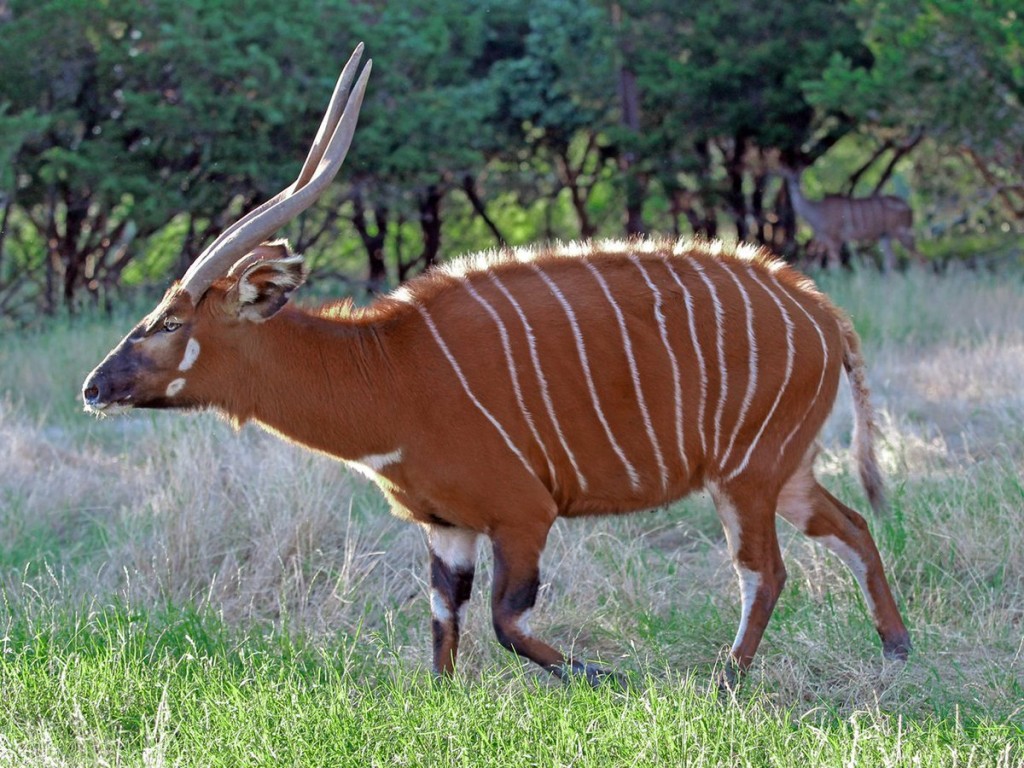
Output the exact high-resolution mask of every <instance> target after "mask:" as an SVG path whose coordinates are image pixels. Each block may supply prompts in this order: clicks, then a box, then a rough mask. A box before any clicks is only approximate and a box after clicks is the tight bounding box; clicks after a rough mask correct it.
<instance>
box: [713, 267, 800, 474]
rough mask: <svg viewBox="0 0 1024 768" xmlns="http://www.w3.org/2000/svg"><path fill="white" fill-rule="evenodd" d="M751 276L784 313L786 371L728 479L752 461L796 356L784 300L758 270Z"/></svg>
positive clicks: (791, 327) (790, 321) (751, 273)
mask: <svg viewBox="0 0 1024 768" xmlns="http://www.w3.org/2000/svg"><path fill="white" fill-rule="evenodd" d="M750 276H751V277H752V278H754V281H755V282H756V283H757V284H758V285H760V286H761V288H763V289H764V292H765V293H767V294H768V296H769V297H771V300H772V301H773V302H775V306H776V307H778V308H779V314H781V315H782V322H783V323H785V325H786V373H785V376H784V377H783V379H782V386H780V387H779V391H778V392H777V393H776V394H775V402H773V403H772V407H771V408H770V409H769V410H768V415H767V416H765V417H764V420H763V421H762V422H761V427H760V429H758V430H757V434H756V435H754V439H753V440H751V441H750V445H748V446H747V452H746V454H745V455H744V456H743V461H741V462H740V463H739V466H737V467H736V469H734V470H733V471H732V472H730V473H729V475H728V476H726V478H725V479H726V480H732V479H734V478H735V477H736V476H737V475H739V474H740V473H741V472H742V471H743V470H744V469H746V467H747V462H749V461H750V457H751V455H752V454H753V453H754V449H755V448H756V447H757V444H758V442H759V441H760V440H761V436H762V435H763V434H764V431H765V429H766V428H767V426H768V424H769V422H771V420H772V416H774V415H775V409H776V408H778V407H779V403H780V402H781V401H782V396H783V395H784V394H785V392H786V388H787V387H788V386H789V380H790V377H792V375H793V357H794V351H795V350H794V344H793V329H794V325H793V320H792V319H791V318H790V316H789V313H787V312H786V308H785V307H783V306H782V302H781V301H779V299H778V297H777V296H776V295H775V294H774V293H772V291H771V290H769V289H768V286H766V285H765V284H764V282H763V281H762V280H761V278H760V277H759V276H758V274H757V271H756V270H751V271H750Z"/></svg>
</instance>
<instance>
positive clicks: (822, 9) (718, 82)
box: [622, 0, 870, 241]
mask: <svg viewBox="0 0 1024 768" xmlns="http://www.w3.org/2000/svg"><path fill="white" fill-rule="evenodd" d="M622 7H623V11H624V14H625V22H624V34H627V35H629V36H630V38H631V39H632V40H633V44H632V46H631V50H632V51H633V52H634V53H633V55H634V57H635V68H636V72H637V78H638V87H639V90H640V104H641V107H640V109H641V113H642V114H641V126H642V129H641V134H642V135H641V136H640V137H639V138H638V141H639V142H640V143H639V145H638V146H639V147H640V151H639V152H638V154H639V155H641V156H643V157H644V163H645V164H646V167H647V168H648V170H649V173H650V175H651V177H652V178H654V179H656V180H657V181H658V182H659V184H660V185H661V186H662V188H663V189H665V190H666V193H667V194H668V195H669V196H670V197H671V198H672V200H673V202H675V203H676V204H677V205H678V206H679V209H680V210H682V211H683V212H685V215H686V216H687V218H689V219H690V221H691V222H692V223H693V224H694V226H695V228H698V229H699V230H703V231H704V232H705V233H706V234H712V235H713V234H716V233H717V230H718V222H717V216H716V211H718V210H721V209H724V210H725V211H726V212H728V214H729V216H730V218H731V219H732V223H733V226H734V228H735V231H736V235H737V236H738V237H739V238H741V239H745V238H748V237H752V238H755V239H758V240H761V241H771V239H772V235H771V232H770V228H769V227H768V226H767V223H768V222H767V215H768V213H769V211H770V210H771V208H772V206H769V205H765V201H764V199H763V196H764V195H765V194H766V192H767V189H768V185H767V172H768V170H769V168H768V165H767V163H766V162H765V161H766V157H767V156H768V155H769V154H772V153H777V152H783V153H792V152H796V151H801V152H803V153H805V154H810V155H812V156H813V155H815V154H820V153H821V152H822V151H824V148H827V147H828V146H830V145H831V144H832V143H834V142H835V141H836V140H837V139H838V138H839V137H840V136H842V135H843V134H845V133H846V132H848V131H850V130H851V129H852V128H853V123H852V122H851V121H850V120H848V119H846V117H845V116H844V114H843V113H842V112H840V111H838V110H827V109H820V110H816V109H815V108H814V107H813V106H812V105H811V104H810V103H809V102H808V100H807V98H806V96H805V93H804V83H805V82H806V81H808V80H811V79H814V78H815V77H816V76H817V74H818V73H819V72H820V71H821V69H822V68H824V67H825V65H826V64H827V63H828V61H829V60H830V59H831V57H832V55H833V54H834V53H836V52H839V53H841V54H842V55H844V56H845V57H846V58H847V59H849V60H850V61H855V62H857V63H858V64H859V65H863V66H867V65H869V64H870V53H869V52H868V51H867V49H866V48H865V47H864V46H863V44H862V43H861V40H860V33H859V31H858V29H857V26H856V24H855V19H854V18H853V17H852V16H851V15H850V14H849V13H848V11H847V9H846V7H845V6H844V5H843V4H839V3H834V2H831V0H810V1H809V2H804V3H791V2H784V1H783V0H772V2H768V3H763V2H762V3H756V4H754V3H750V2H748V1H747V0H728V1H726V2H722V1H721V0H714V1H712V0H697V2H693V3H688V4H686V6H685V7H683V6H679V5H678V4H677V3H674V2H669V0H632V2H628V3H623V4H622Z"/></svg>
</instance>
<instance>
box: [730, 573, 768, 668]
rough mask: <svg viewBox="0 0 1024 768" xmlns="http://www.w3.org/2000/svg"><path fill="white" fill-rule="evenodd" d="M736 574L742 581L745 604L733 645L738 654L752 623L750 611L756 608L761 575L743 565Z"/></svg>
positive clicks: (742, 596)
mask: <svg viewBox="0 0 1024 768" xmlns="http://www.w3.org/2000/svg"><path fill="white" fill-rule="evenodd" d="M736 573H737V575H738V576H739V579H740V599H741V600H742V602H743V607H742V609H741V610H742V612H741V613H740V626H739V628H738V629H737V630H736V639H735V640H733V643H732V651H733V653H736V651H737V649H738V648H739V647H740V643H741V642H743V636H744V635H745V634H747V624H748V623H750V611H751V609H752V608H753V607H754V600H755V599H756V598H757V590H758V589H759V588H760V587H761V574H760V573H758V572H757V571H751V570H749V569H747V568H744V567H743V566H742V565H737V566H736Z"/></svg>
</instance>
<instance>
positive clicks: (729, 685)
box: [715, 660, 743, 693]
mask: <svg viewBox="0 0 1024 768" xmlns="http://www.w3.org/2000/svg"><path fill="white" fill-rule="evenodd" d="M742 679H743V677H742V675H741V673H740V671H739V670H738V669H737V668H736V665H735V664H734V663H733V662H732V661H731V660H730V661H727V662H725V667H724V668H723V669H722V671H721V672H719V673H718V674H717V675H716V676H715V682H716V683H717V685H718V692H719V693H735V692H736V689H737V688H739V685H740V681H741V680H742Z"/></svg>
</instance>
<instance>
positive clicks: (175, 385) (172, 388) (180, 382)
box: [165, 379, 185, 397]
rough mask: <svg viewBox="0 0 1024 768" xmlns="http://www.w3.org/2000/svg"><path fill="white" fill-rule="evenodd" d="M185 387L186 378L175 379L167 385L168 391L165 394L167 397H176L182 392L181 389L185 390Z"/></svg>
mask: <svg viewBox="0 0 1024 768" xmlns="http://www.w3.org/2000/svg"><path fill="white" fill-rule="evenodd" d="M184 388H185V380H184V379H175V380H174V381H172V382H171V383H170V384H168V385H167V392H166V393H165V394H166V395H167V397H174V396H175V395H176V394H178V393H179V392H181V390H183V389H184Z"/></svg>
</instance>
